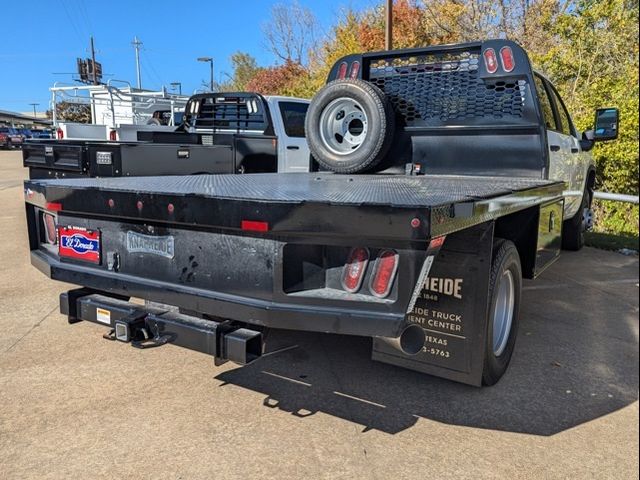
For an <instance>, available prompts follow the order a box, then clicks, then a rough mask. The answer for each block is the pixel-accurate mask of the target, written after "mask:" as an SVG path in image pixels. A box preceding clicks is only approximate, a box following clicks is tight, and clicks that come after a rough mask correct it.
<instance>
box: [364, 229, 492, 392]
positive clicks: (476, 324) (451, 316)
mask: <svg viewBox="0 0 640 480" xmlns="http://www.w3.org/2000/svg"><path fill="white" fill-rule="evenodd" d="M493 227H494V224H493V222H487V223H483V224H480V225H477V226H474V227H471V228H468V229H466V230H463V231H460V232H457V233H455V234H451V235H448V236H447V237H446V240H445V242H444V244H443V246H442V248H441V249H440V251H439V252H438V253H437V255H436V257H435V259H434V261H433V264H432V265H431V268H430V270H429V273H428V275H427V277H426V279H425V280H424V282H423V286H422V290H421V292H420V295H419V296H418V298H417V300H416V302H415V305H414V307H413V309H412V310H411V312H409V313H408V314H407V317H406V320H407V326H409V325H412V324H413V325H418V326H420V327H422V329H423V330H424V345H423V346H422V348H421V349H420V351H419V352H418V353H416V354H413V355H410V354H407V353H404V352H403V351H402V350H401V349H400V348H398V346H397V345H398V342H396V341H393V340H392V339H387V338H384V337H376V338H374V339H373V353H372V358H373V359H374V360H377V361H380V362H384V363H390V364H393V365H397V366H400V367H404V368H408V369H411V370H417V371H420V372H424V373H428V374H431V375H435V376H438V377H442V378H447V379H450V380H454V381H457V382H462V383H466V384H470V385H475V386H480V385H481V384H482V369H483V363H484V353H485V343H486V331H487V312H488V308H489V273H490V269H491V254H492V245H493Z"/></svg>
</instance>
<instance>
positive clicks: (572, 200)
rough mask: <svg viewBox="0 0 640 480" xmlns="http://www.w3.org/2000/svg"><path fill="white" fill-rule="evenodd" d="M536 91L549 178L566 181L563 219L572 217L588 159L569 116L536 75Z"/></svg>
mask: <svg viewBox="0 0 640 480" xmlns="http://www.w3.org/2000/svg"><path fill="white" fill-rule="evenodd" d="M535 82H536V90H537V92H538V98H539V101H540V108H541V109H542V116H543V119H544V122H545V126H546V128H547V143H548V148H549V179H551V180H563V181H564V182H566V190H565V191H564V197H565V204H564V218H571V217H573V216H574V215H575V214H576V213H577V212H578V210H579V208H580V203H581V201H582V194H583V192H584V182H585V178H586V168H587V161H586V159H585V158H584V157H585V155H583V154H582V153H581V151H580V144H579V142H578V138H577V136H576V134H575V128H574V127H573V124H572V123H571V120H570V118H569V115H568V114H567V112H566V109H565V108H564V105H563V104H562V102H561V101H560V99H559V97H558V96H557V94H556V93H555V91H554V89H553V87H552V86H551V85H550V84H549V82H547V81H546V80H545V79H544V78H542V77H541V76H539V75H537V74H535Z"/></svg>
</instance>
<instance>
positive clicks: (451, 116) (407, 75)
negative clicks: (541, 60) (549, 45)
mask: <svg viewBox="0 0 640 480" xmlns="http://www.w3.org/2000/svg"><path fill="white" fill-rule="evenodd" d="M505 47H506V48H508V49H510V52H513V57H512V59H513V66H512V67H511V69H510V70H509V71H505V70H504V69H503V68H500V69H497V71H495V70H494V71H493V72H488V71H487V69H486V68H485V61H484V58H483V54H484V53H485V51H486V50H487V49H493V51H494V52H499V51H500V49H501V48H505ZM356 64H357V69H355V70H354V65H356ZM360 66H362V67H360ZM347 72H349V76H350V77H352V78H353V77H354V75H357V76H361V77H362V79H363V80H367V81H369V82H370V83H372V84H373V85H375V86H377V87H378V88H380V89H381V90H382V91H383V92H384V93H385V94H386V96H387V98H388V99H389V101H390V102H391V103H392V105H393V107H394V110H395V112H396V113H397V114H398V116H399V118H401V119H402V124H403V126H405V127H408V128H410V129H411V128H413V129H428V128H439V127H452V126H454V127H455V126H460V127H465V128H466V127H469V126H483V127H486V126H488V125H491V126H497V127H501V126H509V127H530V126H531V125H534V124H536V123H537V112H536V106H535V104H534V101H533V98H534V96H533V95H532V94H531V91H530V88H531V78H532V71H531V65H530V62H529V60H528V58H527V56H526V53H525V52H524V51H523V50H522V48H520V47H519V46H518V45H517V44H515V43H514V42H510V41H506V40H490V41H486V42H476V43H468V44H463V45H450V46H438V47H424V48H412V49H404V50H393V51H381V52H371V53H364V54H359V55H349V56H347V57H344V58H342V59H340V60H338V61H337V62H336V65H334V67H333V69H332V71H331V73H330V75H329V78H330V79H333V78H344V77H345V76H346V73H347ZM354 72H355V73H354Z"/></svg>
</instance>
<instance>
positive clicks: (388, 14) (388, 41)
mask: <svg viewBox="0 0 640 480" xmlns="http://www.w3.org/2000/svg"><path fill="white" fill-rule="evenodd" d="M384 13H385V15H384V16H385V28H384V48H385V50H391V49H392V48H393V0H387V2H386V7H385V11H384Z"/></svg>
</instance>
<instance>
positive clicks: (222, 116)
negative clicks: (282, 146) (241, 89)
mask: <svg viewBox="0 0 640 480" xmlns="http://www.w3.org/2000/svg"><path fill="white" fill-rule="evenodd" d="M185 121H186V123H187V124H188V125H189V126H190V127H192V128H195V129H196V130H199V129H206V130H208V131H211V130H214V131H216V130H218V131H235V132H239V131H244V132H246V131H255V132H260V133H263V132H265V131H266V130H267V129H268V128H269V127H270V122H269V112H268V110H267V107H266V103H265V101H264V98H263V97H262V96H260V95H257V94H253V93H230V94H226V93H224V94H213V95H212V94H203V95H196V96H194V97H192V98H191V99H190V100H189V104H188V105H187V109H186V113H185Z"/></svg>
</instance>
